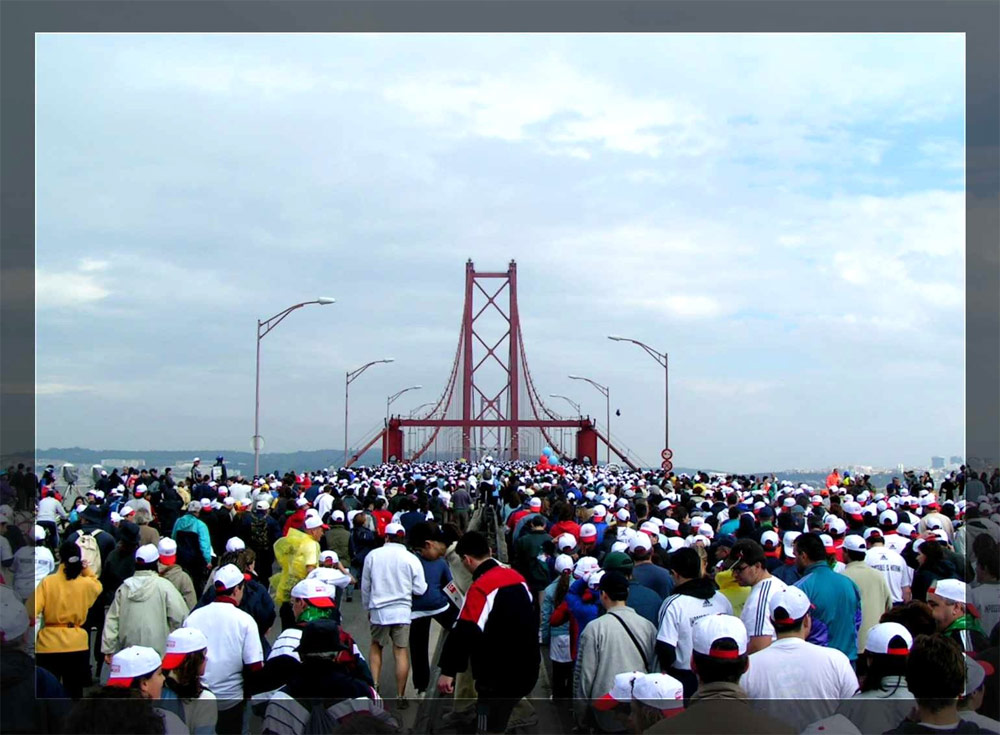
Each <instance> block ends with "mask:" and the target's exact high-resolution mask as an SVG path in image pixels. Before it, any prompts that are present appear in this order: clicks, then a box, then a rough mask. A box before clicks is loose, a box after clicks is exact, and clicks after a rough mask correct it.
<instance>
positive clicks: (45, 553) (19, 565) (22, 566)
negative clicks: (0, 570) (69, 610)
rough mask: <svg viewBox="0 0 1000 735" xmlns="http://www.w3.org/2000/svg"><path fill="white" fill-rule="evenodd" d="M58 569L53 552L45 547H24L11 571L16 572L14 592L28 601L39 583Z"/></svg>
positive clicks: (18, 551)
mask: <svg viewBox="0 0 1000 735" xmlns="http://www.w3.org/2000/svg"><path fill="white" fill-rule="evenodd" d="M55 568H56V562H55V559H53V558H52V552H51V551H49V550H48V549H47V548H45V547H44V546H22V547H21V548H20V549H18V550H17V553H16V554H14V563H13V564H12V565H11V569H12V570H13V572H14V591H15V592H16V593H17V594H18V595H20V597H21V599H22V600H27V599H28V598H29V597H30V596H31V593H32V592H34V591H35V587H37V586H38V583H39V582H41V581H42V580H43V579H45V578H46V577H47V576H49V575H50V574H52V572H53V571H54V570H55Z"/></svg>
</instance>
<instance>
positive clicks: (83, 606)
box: [25, 565, 102, 653]
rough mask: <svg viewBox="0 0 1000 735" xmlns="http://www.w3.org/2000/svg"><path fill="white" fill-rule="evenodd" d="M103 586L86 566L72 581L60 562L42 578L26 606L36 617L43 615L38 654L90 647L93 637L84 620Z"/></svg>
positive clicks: (37, 642) (36, 647) (84, 649)
mask: <svg viewBox="0 0 1000 735" xmlns="http://www.w3.org/2000/svg"><path fill="white" fill-rule="evenodd" d="M101 589H102V588H101V583H100V582H99V581H98V580H97V577H95V576H94V573H93V571H91V570H90V569H87V568H84V570H83V572H82V573H81V574H80V576H79V577H77V578H76V579H72V580H69V579H66V575H65V574H64V572H63V567H62V566H61V565H60V567H59V569H57V570H56V572H55V573H54V574H50V575H49V576H47V577H46V578H45V579H43V580H42V581H41V582H40V583H39V585H38V586H37V587H36V588H35V591H34V593H33V594H32V595H31V597H29V598H28V601H27V604H26V605H25V607H26V608H27V609H28V610H34V618H35V619H37V618H38V616H39V615H41V616H43V617H44V624H43V626H42V629H41V630H40V631H38V640H37V641H36V642H35V650H36V651H37V652H38V653H70V652H72V651H86V650H88V649H89V648H90V645H89V643H90V637H89V636H88V634H87V630H86V628H84V627H83V623H84V621H86V619H87V612H88V611H89V610H90V607H91V606H92V605H93V604H94V601H95V600H97V598H98V597H99V596H100V594H101ZM68 624H72V626H73V627H68Z"/></svg>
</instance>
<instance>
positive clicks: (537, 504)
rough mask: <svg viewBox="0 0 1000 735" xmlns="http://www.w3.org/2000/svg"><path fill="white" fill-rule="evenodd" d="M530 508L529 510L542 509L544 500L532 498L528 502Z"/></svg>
mask: <svg viewBox="0 0 1000 735" xmlns="http://www.w3.org/2000/svg"><path fill="white" fill-rule="evenodd" d="M528 507H529V508H541V507H542V499H541V498H532V499H531V500H529V501H528Z"/></svg>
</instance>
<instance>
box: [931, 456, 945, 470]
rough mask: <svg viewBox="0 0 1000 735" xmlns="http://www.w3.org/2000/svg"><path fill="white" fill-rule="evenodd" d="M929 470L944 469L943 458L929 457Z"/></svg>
mask: <svg viewBox="0 0 1000 735" xmlns="http://www.w3.org/2000/svg"><path fill="white" fill-rule="evenodd" d="M931 469H932V470H943V469H944V457H931Z"/></svg>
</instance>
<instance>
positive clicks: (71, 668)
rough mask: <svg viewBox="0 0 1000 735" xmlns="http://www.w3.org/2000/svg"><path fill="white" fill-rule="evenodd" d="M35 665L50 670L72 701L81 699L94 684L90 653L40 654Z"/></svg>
mask: <svg viewBox="0 0 1000 735" xmlns="http://www.w3.org/2000/svg"><path fill="white" fill-rule="evenodd" d="M35 664H36V665H37V666H40V667H41V668H43V669H46V670H48V671H49V672H50V673H51V674H52V675H53V676H54V677H56V678H57V679H58V680H59V681H60V682H62V685H63V688H64V689H66V694H68V695H69V696H70V698H71V699H79V698H80V697H81V696H82V695H83V690H84V689H85V688H86V687H89V686H90V685H91V683H92V682H93V680H92V678H91V676H90V651H71V652H70V653H39V654H36V655H35Z"/></svg>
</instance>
